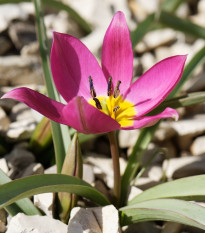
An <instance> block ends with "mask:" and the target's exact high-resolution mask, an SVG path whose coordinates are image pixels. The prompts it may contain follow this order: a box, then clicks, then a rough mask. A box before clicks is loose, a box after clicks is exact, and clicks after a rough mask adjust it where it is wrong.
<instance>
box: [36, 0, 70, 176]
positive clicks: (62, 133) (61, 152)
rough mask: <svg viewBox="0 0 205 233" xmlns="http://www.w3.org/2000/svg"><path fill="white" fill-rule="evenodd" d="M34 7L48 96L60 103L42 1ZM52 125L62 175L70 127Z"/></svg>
mask: <svg viewBox="0 0 205 233" xmlns="http://www.w3.org/2000/svg"><path fill="white" fill-rule="evenodd" d="M34 6H35V12H36V26H37V34H38V40H39V46H40V53H41V59H42V65H43V71H44V76H45V81H46V87H47V91H48V96H49V97H50V98H51V99H54V100H56V101H60V99H59V95H58V93H57V90H56V88H55V85H54V82H53V78H52V74H51V70H50V58H49V55H48V54H49V51H48V40H47V36H46V29H45V25H44V21H43V12H42V6H41V1H40V0H34ZM51 125H52V136H53V142H54V148H55V156H56V165H57V171H58V173H60V172H61V168H62V165H63V161H64V158H65V155H66V152H67V149H68V145H69V143H70V134H69V129H68V126H65V125H61V124H59V123H56V122H54V121H51Z"/></svg>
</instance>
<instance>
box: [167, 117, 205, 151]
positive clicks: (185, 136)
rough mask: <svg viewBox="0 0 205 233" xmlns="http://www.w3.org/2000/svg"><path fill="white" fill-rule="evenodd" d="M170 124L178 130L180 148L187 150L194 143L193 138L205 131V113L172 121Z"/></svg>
mask: <svg viewBox="0 0 205 233" xmlns="http://www.w3.org/2000/svg"><path fill="white" fill-rule="evenodd" d="M170 125H171V127H172V128H173V129H174V130H175V131H176V132H177V135H178V142H179V146H180V148H181V149H182V150H187V149H189V147H190V145H191V143H192V139H193V138H194V137H196V136H198V135H201V134H203V133H204V132H205V114H198V115H195V116H194V117H190V118H187V119H183V120H180V121H177V122H170Z"/></svg>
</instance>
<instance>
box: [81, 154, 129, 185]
mask: <svg viewBox="0 0 205 233" xmlns="http://www.w3.org/2000/svg"><path fill="white" fill-rule="evenodd" d="M85 162H86V163H88V164H91V165H92V166H93V167H94V173H95V175H100V177H101V178H103V179H104V181H105V182H106V184H107V185H108V186H109V187H110V188H113V165H112V159H111V158H104V157H99V155H98V157H96V156H94V155H93V156H89V157H87V158H86V160H85ZM125 167H126V161H125V160H124V159H123V158H120V172H121V175H122V174H123V173H124V170H125ZM96 168H97V169H96Z"/></svg>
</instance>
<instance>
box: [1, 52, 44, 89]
mask: <svg viewBox="0 0 205 233" xmlns="http://www.w3.org/2000/svg"><path fill="white" fill-rule="evenodd" d="M31 83H33V84H34V83H35V84H43V74H42V68H41V63H40V59H39V58H37V57H33V56H26V57H25V56H24V57H23V56H17V55H16V56H14V55H13V56H6V57H0V86H9V85H12V86H16V85H26V84H31Z"/></svg>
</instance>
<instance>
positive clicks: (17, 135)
mask: <svg viewBox="0 0 205 233" xmlns="http://www.w3.org/2000/svg"><path fill="white" fill-rule="evenodd" d="M35 128H36V121H34V120H32V119H24V120H21V121H15V122H12V123H11V124H10V125H9V127H8V129H7V131H6V137H7V138H8V140H9V141H13V142H14V141H15V142H16V141H22V140H27V139H29V138H30V137H31V135H32V134H33V132H34V130H35Z"/></svg>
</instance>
